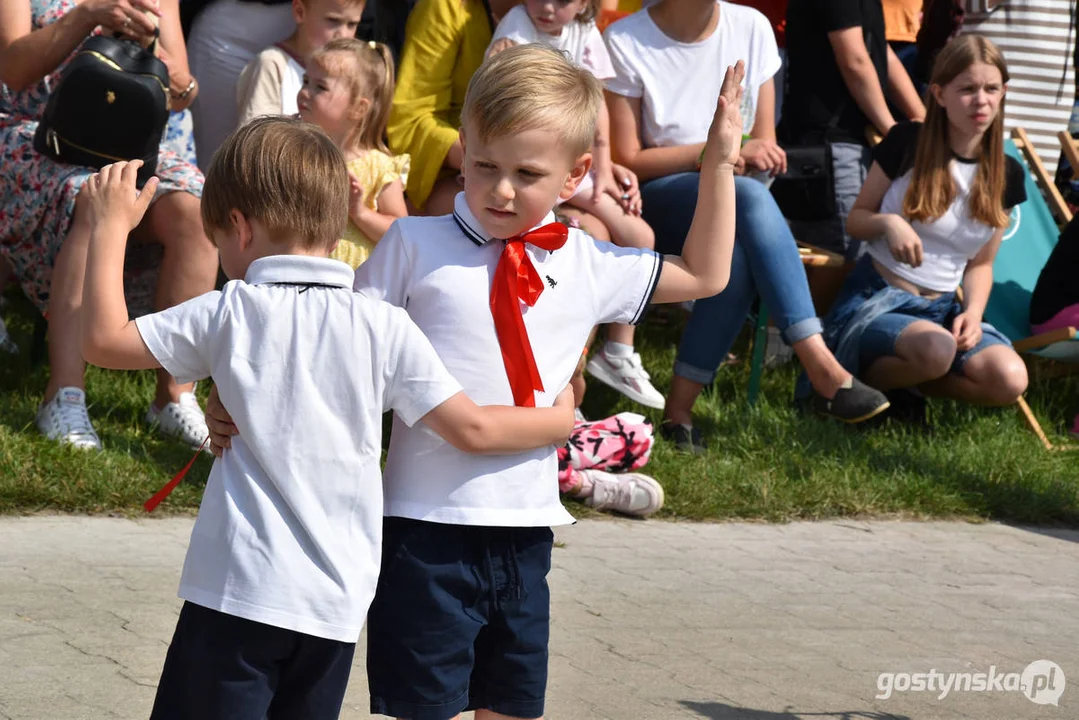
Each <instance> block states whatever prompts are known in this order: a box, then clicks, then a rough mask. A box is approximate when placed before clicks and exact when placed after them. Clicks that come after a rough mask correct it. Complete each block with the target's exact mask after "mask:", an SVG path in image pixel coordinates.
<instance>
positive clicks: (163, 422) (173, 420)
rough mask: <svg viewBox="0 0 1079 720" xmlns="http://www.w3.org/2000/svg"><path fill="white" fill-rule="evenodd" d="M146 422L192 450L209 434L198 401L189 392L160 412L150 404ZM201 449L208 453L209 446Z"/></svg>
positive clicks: (181, 394)
mask: <svg viewBox="0 0 1079 720" xmlns="http://www.w3.org/2000/svg"><path fill="white" fill-rule="evenodd" d="M146 422H148V423H150V424H151V425H153V426H155V427H156V428H157V430H158V432H160V433H161V434H163V435H168V436H170V437H175V438H178V439H179V440H182V441H183V442H184V443H185V444H187V445H190V446H191V449H192V450H196V449H198V448H199V446H200V445H202V443H203V441H204V440H206V437H207V436H208V435H209V434H210V429H209V428H208V427H206V416H205V415H203V414H202V408H200V407H199V401H198V400H196V399H195V394H194V393H189V392H186V393H180V400H179V401H178V402H170V403H169V404H168V405H166V406H165V407H163V408H161V409H160V410H158V409H157V408H156V407H154V406H153V404H151V405H150V409H149V411H147V413H146ZM203 449H204V451H205V452H210V447H209V445H207V446H206V447H205V448H203Z"/></svg>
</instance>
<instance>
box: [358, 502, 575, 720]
mask: <svg viewBox="0 0 1079 720" xmlns="http://www.w3.org/2000/svg"><path fill="white" fill-rule="evenodd" d="M553 544H554V535H553V534H552V533H551V530H550V528H546V527H543V528H488V527H471V526H467V525H443V524H440V523H431V522H423V521H421V520H409V519H406V518H393V517H390V518H386V519H385V521H384V523H383V538H382V572H381V574H380V575H379V578H378V590H377V592H376V593H375V600H374V602H373V603H372V605H371V610H370V611H369V612H368V614H367V682H368V685H369V687H370V690H371V712H372V713H379V714H382V715H391V716H394V717H399V718H409V720H447V719H448V718H452V717H454V716H455V715H457V714H458V713H461V712H463V711H465V710H475V709H480V708H485V709H488V710H492V711H494V712H497V713H501V714H503V715H509V716H511V717H518V718H538V717H540V716H542V715H543V700H544V695H545V693H546V691H547V640H548V637H549V631H550V602H551V595H550V591H549V590H548V588H547V573H548V572H549V571H550V569H551V548H552V547H553Z"/></svg>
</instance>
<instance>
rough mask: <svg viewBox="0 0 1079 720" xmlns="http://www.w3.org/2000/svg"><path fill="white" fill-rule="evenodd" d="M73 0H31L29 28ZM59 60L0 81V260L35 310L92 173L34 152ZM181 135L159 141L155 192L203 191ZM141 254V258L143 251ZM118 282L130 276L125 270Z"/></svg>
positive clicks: (179, 116) (176, 116) (178, 117)
mask: <svg viewBox="0 0 1079 720" xmlns="http://www.w3.org/2000/svg"><path fill="white" fill-rule="evenodd" d="M75 5H76V3H75V2H74V0H30V7H31V22H32V27H33V29H35V30H37V29H39V28H42V27H45V26H46V25H49V24H51V23H54V22H56V21H57V20H59V19H60V17H62V16H63V15H64V14H65V13H67V12H69V11H70V10H71V9H72V8H74V7H75ZM64 65H66V62H65V63H64V64H62V65H61V66H60V67H59V68H57V69H56V70H55V71H53V72H52V73H51V74H49V75H47V76H46V77H45V78H44V79H43V80H41V81H40V82H38V83H37V84H36V85H34V86H32V87H28V88H26V89H24V90H22V91H20V92H15V91H13V90H11V89H10V88H8V87H7V86H6V85H0V259H3V260H6V261H7V262H8V263H10V264H11V266H12V268H13V269H14V271H15V276H16V277H17V278H18V279H19V282H20V283H21V284H22V287H23V290H24V291H25V292H26V295H27V296H28V297H29V298H30V299H31V300H32V301H33V302H34V304H35V305H37V307H38V308H39V309H40V310H41V311H42V312H44V310H45V308H46V307H47V305H48V301H49V287H50V284H51V280H52V267H53V263H54V262H55V261H56V256H57V254H58V253H59V252H60V246H61V245H62V244H63V242H64V238H65V237H66V236H67V233H68V230H69V229H70V227H71V221H72V218H73V216H74V214H75V198H76V197H77V196H78V194H79V190H80V189H81V188H82V185H83V183H84V182H86V180H87V179H88V178H89V177H90V176H91V175H92V174H93V173H94V172H95V171H94V170H93V169H91V168H86V167H78V166H75V165H66V164H63V163H57V162H54V161H53V160H50V159H49V158H47V157H45V156H44V155H41V154H39V153H38V152H36V151H35V150H34V132H35V131H36V130H37V125H38V118H39V117H40V116H41V114H42V113H43V112H44V110H45V104H46V102H47V101H48V99H49V93H50V92H51V90H52V88H53V87H55V85H56V82H57V80H58V79H59V77H60V73H61V71H62V70H63V68H64ZM185 116H186V117H190V113H186V112H185V113H173V114H172V116H171V117H170V120H169V124H170V126H172V125H174V124H176V123H178V122H182V121H183V119H184V117H185ZM182 134H183V133H182V129H181V130H180V131H178V132H177V133H176V134H174V135H173V134H172V128H171V127H170V131H169V135H170V140H171V142H168V141H167V142H163V143H162V145H161V154H160V156H159V157H158V165H157V176H158V178H160V180H161V183H160V185H159V186H158V190H157V197H161V196H162V195H164V194H167V193H170V192H177V191H179V192H187V193H191V194H192V195H195V196H197V197H201V196H202V182H203V178H202V174H201V173H200V172H199V170H198V168H197V167H195V165H194V164H193V162H192V160H193V158H192V157H191V155H190V154H187V153H185V154H187V157H181V156H180V155H178V154H177V150H179V149H185V150H186V145H187V143H186V142H183V141H182V140H181V138H182ZM190 134H191V133H190V126H188V129H187V136H188V137H190ZM138 255H140V251H139V250H138V249H135V251H134V253H131V252H129V256H128V268H129V269H130V268H131V267H132V259H133V257H134V256H138ZM141 255H142V258H143V259H145V257H146V254H145V252H142V253H141ZM138 264H139V265H140V266H141V265H143V264H144V263H142V262H139V263H138ZM125 280H129V281H135V282H137V280H135V279H133V278H131V277H130V273H129V274H128V276H126V277H125ZM142 284H145V283H142Z"/></svg>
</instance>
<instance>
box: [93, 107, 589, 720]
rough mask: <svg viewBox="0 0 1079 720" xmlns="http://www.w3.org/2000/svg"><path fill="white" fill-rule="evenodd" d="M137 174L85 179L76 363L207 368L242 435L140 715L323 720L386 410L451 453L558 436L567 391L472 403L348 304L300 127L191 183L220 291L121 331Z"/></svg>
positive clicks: (259, 142)
mask: <svg viewBox="0 0 1079 720" xmlns="http://www.w3.org/2000/svg"><path fill="white" fill-rule="evenodd" d="M139 165H140V163H139V162H135V163H119V164H116V165H111V166H108V167H106V168H104V169H102V171H101V172H100V173H99V174H98V175H95V176H94V177H93V178H91V180H90V181H89V185H88V188H89V190H88V192H89V197H90V204H91V217H92V223H93V231H92V235H91V239H90V249H89V258H88V263H87V270H86V274H87V276H86V297H85V300H84V306H83V351H84V354H85V356H86V359H87V361H89V362H91V363H94V364H95V365H99V366H101V367H108V368H115V369H141V368H153V367H162V366H163V367H165V368H166V369H168V370H169V372H171V373H173V374H174V375H176V376H177V377H180V378H192V379H201V378H205V377H207V376H209V375H211V374H212V375H213V377H214V378H215V380H216V381H217V385H216V387H217V388H219V389H220V393H221V397H222V398H224V400H225V402H226V403H228V404H229V406H230V407H232V408H233V410H234V411H235V413H236V424H237V425H238V426H239V427H240V428H241V429H242V430H243V433H244V434H243V437H242V439H240V440H238V441H237V442H236V443H235V445H234V446H233V447H232V449H231V450H230V451H229V452H227V453H224V454H223V455H222V457H221V458H220V459H218V460H217V461H215V462H214V466H213V469H212V470H211V472H210V478H209V480H208V482H207V484H206V490H205V493H204V496H203V503H202V505H201V507H200V509H199V515H198V519H197V520H196V522H195V527H194V530H193V531H192V534H191V543H190V546H189V548H188V552H187V558H186V560H185V562H184V570H183V576H182V578H181V580H180V597H182V598H183V599H184V601H185V602H184V605H183V608H182V609H181V611H180V617H179V620H178V621H177V624H176V632H175V634H174V636H173V640H172V643H171V645H170V646H169V651H168V655H167V657H166V659H165V666H164V670H163V671H162V675H161V681H160V683H159V685H158V689H157V698H156V700H155V702H154V708H153V713H152V715H151V718H153V719H154V720H158V719H165V718H178V719H179V718H185V719H190V720H195V719H196V718H197V719H198V720H207V719H210V720H212V719H214V718H221V720H245V719H248V718H250V720H261V719H262V718H266V717H272V718H274V719H275V720H283V719H293V718H294V719H295V720H321V719H323V718H326V719H332V718H336V717H337V716H338V712H339V710H340V707H341V701H342V699H343V697H344V693H345V687H346V685H347V681H348V676H349V670H350V669H351V666H352V655H353V650H354V648H355V643H356V640H357V638H358V637H359V634H360V628H361V626H362V625H363V622H364V617H365V615H366V614H367V608H368V605H369V604H370V602H371V597H372V596H373V594H374V591H375V581H376V576H377V575H378V566H379V553H380V548H379V544H380V540H381V531H382V482H381V478H380V472H379V461H380V458H381V453H382V451H381V448H382V439H381V432H382V414H383V413H384V412H385V411H386V410H388V409H390V408H392V409H393V410H394V411H395V413H396V417H397V418H398V419H399V420H400V421H401V422H403V423H406V424H407V425H413V424H416V423H417V422H418V421H420V420H422V421H423V422H424V423H425V424H426V425H427V426H428V427H429V428H431V430H432V431H433V432H435V433H437V434H438V435H439V436H440V437H442V438H444V439H445V440H446V441H447V442H449V443H450V444H451V445H452V446H453V447H455V448H459V449H461V450H464V451H469V452H504V453H505V452H520V451H522V450H525V449H529V448H535V447H541V446H544V445H547V446H550V445H553V444H558V443H561V442H565V439H566V437H567V436H568V435H569V433H570V430H571V429H572V427H573V403H572V393H570V392H568V391H567V392H566V393H564V394H563V396H561V397H560V399H559V401H558V402H557V403H556V406H555V407H554V408H543V409H524V408H512V407H483V408H481V407H477V406H476V405H475V404H474V403H473V402H472V401H471V400H469V399H468V398H467V397H466V396H465V395H464V393H462V392H461V387H460V385H459V384H458V383H457V381H456V380H454V379H453V377H452V376H450V374H449V373H448V372H447V371H446V369H445V367H444V366H443V365H442V363H441V362H440V361H439V359H438V356H437V355H436V354H435V352H434V350H433V349H432V348H431V344H430V342H428V341H427V339H426V338H424V336H423V334H422V333H421V332H420V331H419V330H418V329H417V328H416V326H415V325H414V324H413V323H412V321H410V320H409V318H408V315H407V314H406V313H405V312H404V311H402V310H401V309H399V308H395V307H392V306H390V305H388V304H386V303H382V302H378V301H376V300H373V299H370V298H366V297H363V296H361V295H357V294H356V293H354V292H352V290H351V285H352V281H353V272H352V269H351V268H350V267H349V266H348V265H346V264H345V263H342V262H339V261H337V260H331V259H330V258H329V254H330V252H331V251H332V249H333V247H334V245H335V244H336V243H337V239H338V238H339V237H341V234H342V232H343V230H344V225H345V222H346V220H347V218H348V198H349V178H348V171H347V169H346V167H345V161H344V158H343V156H342V155H341V152H340V151H339V150H338V149H337V147H336V146H335V145H334V144H333V141H331V140H330V138H329V137H327V136H326V134H325V133H324V132H322V130H320V129H318V128H317V127H316V126H314V125H309V124H304V123H302V122H301V121H299V120H290V119H284V118H263V119H260V120H255V121H253V122H252V123H250V124H249V125H247V126H245V127H244V128H242V129H241V130H239V131H237V132H236V133H234V134H233V135H232V136H230V137H229V139H227V140H226V141H225V143H224V144H223V145H222V147H221V148H220V149H219V150H218V151H217V153H216V154H215V155H214V159H213V162H212V163H211V165H210V169H209V171H208V172H207V174H206V189H205V193H204V195H203V202H202V218H203V223H204V225H205V227H206V230H207V234H208V235H209V236H210V237H211V238H212V239H213V241H214V242H215V243H216V244H217V246H218V248H219V249H220V253H221V265H222V267H223V268H224V270H225V273H226V274H227V275H228V276H229V277H230V278H234V279H233V280H232V281H231V282H229V283H227V284H226V285H225V287H224V289H223V290H222V291H220V292H216V291H215V292H210V293H206V294H205V295H201V296H199V297H196V298H194V299H192V300H189V301H187V302H185V303H182V304H180V305H177V306H176V307H173V308H171V309H169V310H166V311H163V312H160V313H156V314H154V315H149V316H146V317H141V318H139V319H138V320H136V321H129V320H128V314H127V306H126V303H125V301H124V294H123V277H122V276H123V264H124V248H125V245H126V238H127V234H128V233H129V232H130V231H131V229H132V228H134V227H135V226H136V225H138V223H139V220H140V218H141V217H142V214H143V213H144V212H145V211H146V208H147V206H148V205H149V203H150V198H152V197H153V195H154V189H155V188H156V181H155V180H151V181H150V183H148V184H147V185H146V187H145V189H144V190H143V191H142V193H141V194H139V193H138V192H136V190H135V177H136V173H137V170H138V167H139ZM239 278H243V280H240V279H239ZM342 367H348V368H350V370H351V372H349V373H344V372H341V368H342Z"/></svg>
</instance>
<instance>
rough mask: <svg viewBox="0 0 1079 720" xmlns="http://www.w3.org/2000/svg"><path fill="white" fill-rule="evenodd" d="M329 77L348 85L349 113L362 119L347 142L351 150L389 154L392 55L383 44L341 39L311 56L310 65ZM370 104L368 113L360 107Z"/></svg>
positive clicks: (392, 76) (327, 44)
mask: <svg viewBox="0 0 1079 720" xmlns="http://www.w3.org/2000/svg"><path fill="white" fill-rule="evenodd" d="M309 62H311V63H312V64H313V65H317V66H318V67H319V68H321V69H322V70H323V71H324V72H325V73H326V74H327V75H330V76H331V77H335V78H341V79H343V80H345V81H346V82H347V83H348V88H349V98H350V99H351V101H352V103H351V106H350V108H349V109H350V110H351V111H352V112H353V113H356V114H357V115H358V116H359V121H358V122H357V123H356V127H355V128H354V129H353V130H352V132H350V133H349V135H348V137H347V138H346V139H345V144H346V145H347V146H348V147H352V146H354V145H355V146H359V147H360V148H362V149H363V150H370V149H372V148H374V149H376V150H381V151H382V152H385V153H388V152H389V148H387V147H386V125H387V124H388V123H389V120H390V107H391V105H393V86H394V73H393V53H392V52H391V51H390V49H389V48H388V47H387V46H386V45H383V44H382V43H377V42H374V41H373V40H372V41H370V42H361V41H359V40H357V39H356V38H338V39H337V40H331V41H330V42H328V43H326V44H325V45H323V46H322V47H320V48H319V49H318V50H316V51H315V52H314V53H312V54H311V59H310V61H309ZM364 101H367V103H368V107H367V110H366V111H365V112H362V113H361V112H360V108H361V106H362V105H363V104H364Z"/></svg>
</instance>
